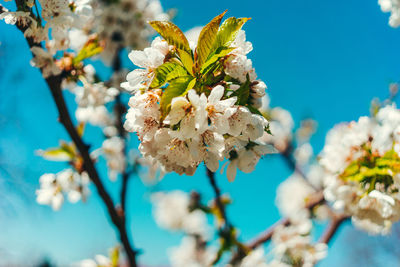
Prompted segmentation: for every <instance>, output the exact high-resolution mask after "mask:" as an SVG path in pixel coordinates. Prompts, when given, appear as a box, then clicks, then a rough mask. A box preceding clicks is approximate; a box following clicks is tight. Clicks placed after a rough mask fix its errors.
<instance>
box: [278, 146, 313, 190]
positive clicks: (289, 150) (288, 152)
mask: <svg viewBox="0 0 400 267" xmlns="http://www.w3.org/2000/svg"><path fill="white" fill-rule="evenodd" d="M279 154H280V155H281V156H282V157H283V159H284V160H285V162H286V164H287V165H288V167H289V169H291V170H293V171H294V172H295V173H297V174H298V175H300V176H301V177H302V178H303V179H304V181H306V182H307V184H308V185H310V186H311V187H312V188H313V189H314V190H316V191H318V190H319V188H316V187H315V185H313V184H312V183H311V182H310V180H309V179H308V177H307V175H306V174H305V173H304V172H303V170H302V169H301V168H300V167H299V166H298V165H297V164H296V161H295V160H294V159H293V156H292V155H293V144H292V143H290V144H289V145H288V146H287V147H286V149H285V150H283V151H280V150H279Z"/></svg>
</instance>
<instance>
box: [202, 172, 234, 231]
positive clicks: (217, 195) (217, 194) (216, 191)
mask: <svg viewBox="0 0 400 267" xmlns="http://www.w3.org/2000/svg"><path fill="white" fill-rule="evenodd" d="M207 177H208V180H209V182H210V185H211V187H212V188H213V190H214V194H215V204H216V205H217V208H218V210H219V212H220V214H221V217H222V219H223V220H224V224H225V226H229V225H230V224H229V221H228V218H227V216H226V211H225V206H224V204H223V203H222V200H221V190H220V189H219V187H218V185H217V182H216V180H215V173H214V172H212V171H210V170H209V169H208V168H207Z"/></svg>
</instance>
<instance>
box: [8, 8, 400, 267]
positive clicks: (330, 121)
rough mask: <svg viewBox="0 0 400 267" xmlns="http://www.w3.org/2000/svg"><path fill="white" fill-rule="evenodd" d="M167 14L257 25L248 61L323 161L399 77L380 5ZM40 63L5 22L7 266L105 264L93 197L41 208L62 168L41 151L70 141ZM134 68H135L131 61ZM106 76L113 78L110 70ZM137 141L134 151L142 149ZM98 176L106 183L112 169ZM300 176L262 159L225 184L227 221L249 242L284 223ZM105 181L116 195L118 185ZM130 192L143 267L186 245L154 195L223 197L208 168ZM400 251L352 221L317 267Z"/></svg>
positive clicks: (394, 35)
mask: <svg viewBox="0 0 400 267" xmlns="http://www.w3.org/2000/svg"><path fill="white" fill-rule="evenodd" d="M162 4H163V7H164V8H165V9H170V8H176V10H177V15H176V17H175V19H174V23H176V24H177V25H178V26H179V27H181V28H182V29H183V30H184V31H186V30H189V29H191V28H193V27H195V26H202V25H205V24H206V23H207V22H208V21H209V20H210V19H211V18H213V17H214V16H215V15H217V14H219V13H221V12H222V11H223V10H225V9H228V16H236V17H244V16H245V17H251V18H252V20H251V21H249V22H248V23H247V24H246V25H245V27H244V29H245V30H246V34H247V39H248V40H249V41H251V42H252V43H253V47H254V50H253V51H252V52H251V53H250V54H249V58H251V59H252V60H253V65H254V67H255V68H256V71H257V74H258V76H259V77H260V79H262V80H264V81H265V82H266V84H267V86H268V90H267V92H268V94H269V95H270V98H271V104H272V106H281V107H283V108H285V109H287V110H289V111H290V112H291V113H292V116H293V118H294V120H295V121H296V122H299V121H300V120H301V119H303V118H306V117H312V118H314V119H315V120H316V121H317V122H318V132H317V133H316V135H315V136H314V137H313V139H312V140H311V143H312V145H313V147H314V149H315V153H318V152H319V151H320V149H321V148H322V147H323V144H324V139H325V135H326V133H327V131H328V130H329V129H330V128H331V127H332V126H333V125H335V124H336V123H339V122H341V121H350V120H356V119H358V117H359V116H362V115H368V114H369V106H370V102H371V100H372V99H373V98H374V97H380V98H381V99H384V98H385V97H386V96H387V95H388V86H389V84H390V83H391V82H396V81H398V79H399V78H400V53H399V43H400V29H393V28H391V27H389V26H388V25H387V22H388V17H389V15H388V14H385V13H382V12H381V10H380V7H379V6H378V3H377V1H376V0H368V1H365V0H352V1H345V0H339V1H320V0H300V1H299V0H289V1H273V0H259V1H246V2H243V1H237V0H219V1H215V0H202V1H182V0H180V1H179V0H166V1H162ZM30 59H31V54H30V52H29V50H28V46H27V44H26V42H25V40H24V38H23V36H22V34H21V33H20V32H19V31H18V30H17V29H16V28H15V27H11V26H9V25H6V24H5V23H4V22H3V21H2V22H0V229H1V231H0V265H1V266H8V265H16V266H19V265H21V266H25V265H31V264H35V263H37V264H40V263H41V262H44V261H48V262H50V263H52V264H55V265H58V266H65V265H67V264H69V263H72V262H77V261H79V260H82V259H85V258H90V257H93V256H94V255H95V254H106V253H107V250H108V249H109V248H110V247H113V246H115V244H116V243H117V239H116V237H115V233H114V230H113V229H112V228H111V227H110V224H109V221H108V215H107V214H106V213H105V209H104V207H103V204H102V203H101V201H100V200H99V199H98V198H97V196H96V194H95V192H94V190H95V189H94V188H92V187H91V190H92V192H93V193H92V195H91V197H90V198H89V199H88V201H87V203H81V202H79V203H77V204H70V203H65V204H64V206H63V208H62V209H61V210H60V211H58V212H53V211H52V210H51V208H50V207H48V206H40V205H38V204H37V203H36V201H35V190H36V189H37V187H38V178H39V177H40V175H42V174H43V173H45V172H58V171H60V170H62V168H63V167H64V164H63V163H54V162H48V161H45V160H44V159H42V158H41V157H39V156H36V155H35V150H38V149H45V148H48V147H54V146H57V144H58V142H59V139H64V140H68V137H67V135H66V132H65V131H64V129H63V128H62V126H61V125H60V124H59V123H58V122H57V112H56V109H55V105H54V103H53V101H52V99H51V96H50V92H49V90H48V88H47V86H46V84H45V83H44V81H43V79H42V77H41V75H40V73H39V70H38V69H35V68H33V67H31V66H30V64H29V61H30ZM99 64H100V63H99ZM124 64H127V65H128V66H129V67H130V69H132V68H133V65H129V62H128V60H127V62H125V63H124ZM96 68H100V69H101V66H100V65H96ZM100 74H101V75H104V76H107V75H110V74H109V73H107V71H105V70H104V73H101V72H100ZM67 100H68V103H69V105H70V106H71V108H74V106H73V105H74V101H73V96H72V95H71V94H68V93H67ZM87 136H92V137H93V136H94V138H93V139H92V138H91V141H92V140H95V142H96V140H97V141H98V144H96V143H95V144H94V146H96V145H97V146H99V145H100V144H101V141H102V139H101V132H100V131H97V130H96V129H95V128H89V129H88V133H87ZM132 138H133V139H132V140H131V145H132V146H137V145H138V143H137V141H136V140H135V139H134V138H135V136H134V135H132ZM92 143H93V142H92ZM102 163H103V164H102ZM102 166H103V168H102ZM99 167H100V172H101V173H103V174H104V175H105V173H106V170H105V169H104V162H100V163H99ZM290 174H291V172H290V170H288V169H287V167H286V165H285V163H284V162H283V161H282V160H281V158H279V157H278V156H273V155H272V156H271V155H270V156H267V157H265V158H264V159H262V160H261V161H260V163H259V164H258V165H257V168H256V171H255V172H254V173H252V174H244V173H239V174H238V176H237V177H236V180H235V182H233V183H229V182H228V181H227V179H226V177H225V175H220V174H218V176H217V179H218V183H219V184H220V186H221V189H222V191H223V192H224V193H228V194H229V195H230V196H231V197H232V198H233V200H234V202H233V204H232V205H230V206H229V208H228V213H229V216H230V217H231V220H232V222H233V223H234V224H235V225H236V226H237V227H238V228H239V229H241V232H240V236H241V239H242V240H249V239H251V238H252V237H254V236H255V235H257V234H258V233H259V232H261V231H263V230H264V229H266V228H267V227H268V226H270V225H271V224H273V223H274V222H275V221H276V220H278V219H279V218H280V215H279V212H278V210H277V208H276V207H275V205H274V202H275V196H276V188H277V186H278V185H279V183H280V182H282V181H283V180H284V179H285V178H287V177H288V176H289V175H290ZM104 181H105V183H106V186H107V187H108V188H110V191H111V192H112V194H113V196H114V197H117V194H118V193H119V192H118V190H119V186H120V185H119V182H118V181H117V182H111V181H108V180H107V181H106V180H105V179H104ZM129 186H130V188H129V190H130V191H129V192H130V193H129V195H128V204H127V205H128V210H129V212H130V214H131V215H130V217H129V221H128V225H129V231H130V232H131V234H132V236H133V241H134V243H135V245H136V246H137V247H138V248H140V249H141V250H142V255H141V256H140V262H142V263H143V264H144V265H145V266H152V267H156V266H157V267H162V266H168V257H167V253H168V248H170V247H172V246H176V245H178V244H179V242H180V235H179V234H172V233H169V232H167V231H164V230H162V229H160V228H158V227H157V226H156V224H155V222H154V220H153V218H152V212H151V205H150V202H149V193H150V192H151V191H154V190H160V189H162V190H174V189H181V190H184V191H188V192H189V191H191V190H193V189H196V190H198V191H199V192H200V193H202V194H203V195H204V198H205V199H210V198H212V196H213V194H212V193H213V192H212V191H211V189H210V187H209V186H208V183H207V179H206V177H205V169H204V168H202V167H201V168H199V170H198V171H197V173H196V174H195V175H194V176H193V177H188V176H179V175H176V174H168V175H166V176H165V177H164V179H163V180H162V181H161V182H160V183H159V184H157V185H156V186H155V187H147V186H145V185H144V184H143V182H142V181H141V180H140V179H139V178H137V177H135V178H133V179H132V180H131V182H130V185H129ZM397 230H398V231H397ZM399 241H400V227H397V229H395V231H394V232H393V233H392V234H391V235H389V236H387V237H379V238H376V237H369V236H368V235H367V234H366V233H363V232H361V231H357V230H355V229H354V228H353V227H352V226H351V225H350V223H348V224H345V225H344V226H343V227H342V228H341V229H340V231H339V233H338V235H337V236H336V237H335V239H334V240H333V242H332V245H331V247H330V249H329V254H328V257H327V258H326V259H325V260H323V261H322V262H321V263H320V264H319V266H324V267H327V266H366V265H367V266H398V265H400V253H399V252H400V251H399V248H398V246H397V245H396V244H397V243H398V242H399ZM371 252H373V253H371ZM360 255H362V256H360Z"/></svg>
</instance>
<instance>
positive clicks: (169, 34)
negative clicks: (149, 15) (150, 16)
mask: <svg viewBox="0 0 400 267" xmlns="http://www.w3.org/2000/svg"><path fill="white" fill-rule="evenodd" d="M149 24H150V25H151V27H153V29H154V30H156V31H157V32H158V33H159V34H160V35H161V36H162V37H163V38H164V39H165V40H166V41H167V42H168V44H170V45H173V46H175V47H176V48H177V49H180V50H183V51H186V52H188V53H189V54H191V53H192V50H191V49H190V46H189V42H188V40H187V39H186V37H185V35H184V34H183V32H182V31H181V29H179V28H178V26H176V25H175V24H173V23H172V22H170V21H150V22H149Z"/></svg>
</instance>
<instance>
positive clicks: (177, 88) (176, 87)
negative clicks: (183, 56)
mask: <svg viewBox="0 0 400 267" xmlns="http://www.w3.org/2000/svg"><path fill="white" fill-rule="evenodd" d="M193 81H194V83H195V82H196V79H194V78H193V77H192V76H185V77H178V78H176V79H173V80H171V81H170V83H169V85H168V87H167V88H165V90H164V92H163V94H162V96H161V101H160V106H161V119H164V118H165V117H166V116H167V115H168V113H169V111H170V110H171V101H172V99H173V98H174V97H178V96H183V95H185V94H186V93H187V91H188V90H190V89H191V88H190V86H192V85H194V84H193Z"/></svg>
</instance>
